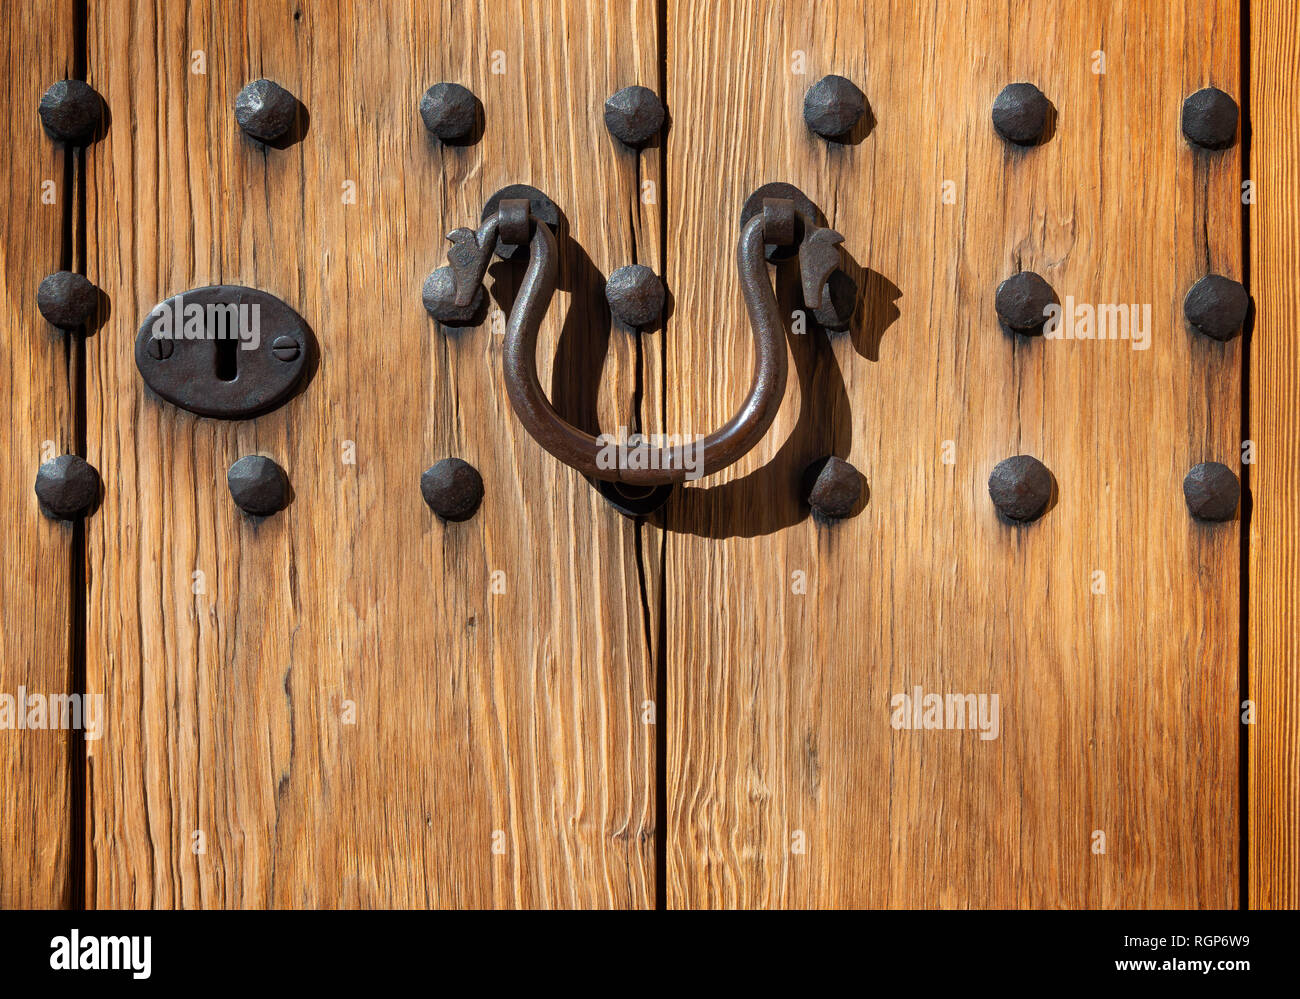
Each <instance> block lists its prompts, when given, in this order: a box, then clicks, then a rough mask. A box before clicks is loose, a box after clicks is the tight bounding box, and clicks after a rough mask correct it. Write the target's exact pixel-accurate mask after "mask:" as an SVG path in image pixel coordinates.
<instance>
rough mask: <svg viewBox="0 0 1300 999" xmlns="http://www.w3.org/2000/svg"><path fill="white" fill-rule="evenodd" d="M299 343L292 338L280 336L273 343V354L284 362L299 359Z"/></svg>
mask: <svg viewBox="0 0 1300 999" xmlns="http://www.w3.org/2000/svg"><path fill="white" fill-rule="evenodd" d="M299 349H300V348H299V347H298V341H297V340H295V339H294V338H293V337H291V336H278V337H276V338H275V340H274V341H273V342H272V343H271V353H272V354H274V355H275V356H276V357H278V358H279V359H280V360H282V361H295V360H297V359H298V351H299Z"/></svg>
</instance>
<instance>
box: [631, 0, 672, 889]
mask: <svg viewBox="0 0 1300 999" xmlns="http://www.w3.org/2000/svg"><path fill="white" fill-rule="evenodd" d="M655 14H656V17H657V23H656V25H655V28H656V30H657V32H658V49H659V99H660V100H661V101H663V105H664V107H665V108H666V109H668V113H667V114H666V115H665V117H664V126H663V132H662V133H661V134H660V141H659V146H658V149H659V191H658V198H657V199H656V200H657V202H658V205H659V269H660V275H661V277H662V275H663V273H665V272H667V270H668V139H669V136H670V134H671V132H672V101H671V100H670V99H669V94H668V0H658V4H657V10H656V12H655ZM637 197H638V198H639V197H640V188H639V186H638V190H637ZM666 304H667V303H665V306H666ZM671 322H672V319H671V316H670V314H669V312H668V310H667V308H665V312H664V321H663V323H661V326H660V331H659V336H658V344H659V372H660V377H659V396H660V398H659V414H660V420H661V421H662V420H665V419H666V418H667V415H668V336H669V329H668V328H669V324H670V323H671ZM640 342H641V343H644V340H642V341H640ZM663 429H664V431H665V432H667V431H668V427H667V426H664V427H663ZM660 509H661V510H662V511H663V514H662V516H663V523H662V527H661V529H660V532H659V606H658V618H659V619H658V636H657V637H658V643H657V645H656V646H653V648H654V649H655V695H654V697H655V757H654V758H655V819H654V829H655V904H654V907H655V908H656V909H667V908H668V729H667V725H668V722H669V719H671V718H672V713H671V712H670V711H669V710H668V506H667V504H665V505H664V506H662V507H660Z"/></svg>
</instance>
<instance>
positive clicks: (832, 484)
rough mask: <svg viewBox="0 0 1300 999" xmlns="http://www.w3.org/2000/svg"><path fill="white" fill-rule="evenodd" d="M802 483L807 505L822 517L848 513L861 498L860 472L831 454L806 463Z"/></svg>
mask: <svg viewBox="0 0 1300 999" xmlns="http://www.w3.org/2000/svg"><path fill="white" fill-rule="evenodd" d="M804 485H805V488H806V490H807V492H806V497H807V500H808V505H809V506H810V507H812V509H813V512H814V513H815V514H817V515H819V516H820V517H822V518H824V519H826V520H840V519H842V518H844V517H848V516H850V515H851V514H852V513H853V511H854V509H855V508H856V507H857V505H858V501H859V500H860V499H861V498H862V473H861V472H859V471H858V470H857V469H856V468H854V467H853V466H852V465H850V464H849V463H848V462H847V461H845V460H844V459H843V458H836V457H835V456H833V455H832V456H831V457H829V458H822V459H820V460H818V461H814V462H813V463H812V464H811V465H809V466H808V468H807V470H805V472H804Z"/></svg>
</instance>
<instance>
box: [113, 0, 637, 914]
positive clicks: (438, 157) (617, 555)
mask: <svg viewBox="0 0 1300 999" xmlns="http://www.w3.org/2000/svg"><path fill="white" fill-rule="evenodd" d="M91 36H92V37H94V38H96V39H97V40H98V41H97V44H96V45H95V46H93V47H92V52H91V74H92V78H93V80H94V82H95V83H96V85H97V86H99V87H100V88H101V89H102V91H103V92H104V93H105V94H106V95H107V97H108V98H109V102H110V105H111V106H112V107H113V110H114V117H115V122H114V128H113V129H112V130H111V131H110V134H109V136H108V138H107V140H106V141H105V143H104V144H103V149H102V157H101V158H100V159H99V160H98V161H97V162H96V163H94V164H92V171H91V184H90V208H89V216H90V218H91V219H92V224H93V226H94V227H96V229H97V231H98V232H100V233H103V234H112V236H111V238H107V237H106V238H103V239H101V240H99V241H98V242H97V243H96V247H97V252H96V253H95V254H94V255H93V259H92V270H93V271H94V273H95V276H96V278H97V279H98V280H99V281H100V283H101V284H102V285H103V286H104V287H105V288H106V290H107V291H108V292H109V294H110V295H111V296H112V298H113V302H114V309H113V316H112V320H111V322H110V323H109V325H108V327H107V328H106V329H105V331H104V334H103V335H102V336H101V337H99V338H98V339H97V341H96V343H95V345H94V348H93V350H92V353H91V357H90V362H89V372H90V375H89V377H90V398H91V412H90V418H89V427H88V432H89V439H90V449H91V451H92V453H93V455H94V459H95V460H96V461H97V462H98V464H99V466H100V467H101V468H102V469H103V470H104V473H105V477H106V479H107V480H108V495H107V498H106V501H105V504H104V508H103V510H102V511H101V513H100V515H99V516H98V517H97V518H96V519H95V521H94V523H93V525H92V528H91V534H90V538H89V559H90V565H91V586H90V598H89V599H90V607H89V637H88V674H89V681H88V682H89V684H90V685H91V687H92V689H95V690H100V691H103V692H104V694H105V695H106V697H107V699H108V704H109V708H108V710H109V713H110V717H112V718H114V719H116V722H115V724H114V725H113V726H112V728H111V730H110V732H109V734H108V736H107V737H106V738H105V739H104V740H103V741H102V742H101V743H99V744H97V745H96V746H95V747H94V749H93V750H92V752H91V756H90V760H89V775H88V782H89V812H90V815H91V818H92V821H93V828H92V830H91V838H90V842H89V847H88V849H89V864H90V870H89V874H88V877H89V890H88V903H89V904H92V905H96V906H209V907H212V906H230V907H234V906H270V905H275V906H290V905H295V906H296V905H316V906H335V905H338V906H357V905H360V906H475V907H477V906H509V905H519V906H646V905H649V904H652V894H653V885H654V854H653V843H652V837H653V821H654V818H653V791H654V769H653V745H654V744H653V739H654V730H653V728H652V727H651V726H647V725H645V724H643V723H642V720H641V717H642V704H643V702H644V701H647V700H650V699H652V698H653V696H654V695H653V691H654V685H655V673H654V656H655V654H656V653H655V651H654V648H653V645H652V642H653V640H654V637H653V636H652V635H650V634H649V633H648V632H649V629H648V628H647V627H646V624H645V622H646V620H647V619H655V618H657V615H658V610H657V606H656V607H650V608H649V611H647V609H646V606H645V603H644V601H645V600H647V599H648V600H655V599H657V596H656V590H655V588H654V587H653V586H646V585H644V584H643V583H642V581H641V580H642V577H643V576H649V578H651V579H653V578H654V576H655V574H656V573H657V568H655V566H654V565H653V564H652V565H651V567H650V571H649V572H648V573H647V572H646V570H645V567H644V564H643V563H644V562H646V561H649V562H651V563H653V562H654V560H655V559H657V558H658V557H659V556H658V553H657V549H655V548H654V547H653V545H652V544H650V543H647V542H645V540H644V539H642V538H639V536H638V534H637V532H636V530H635V529H634V528H633V527H632V525H630V524H629V523H626V522H624V521H623V520H622V519H621V518H620V517H619V516H618V515H617V514H615V513H614V512H613V511H612V510H610V509H609V508H608V507H607V506H606V505H605V504H604V502H603V501H602V500H600V499H599V498H598V497H597V495H596V494H595V493H594V491H593V490H592V489H590V488H589V487H588V485H587V484H586V483H585V482H584V481H583V480H582V479H581V478H580V477H579V476H577V475H576V474H574V473H571V472H570V471H569V470H568V469H566V468H564V467H562V466H559V465H558V463H556V462H555V461H554V460H552V459H551V458H550V457H549V456H548V455H546V454H545V453H544V452H542V451H541V449H540V448H539V447H538V446H536V445H535V444H534V443H533V442H532V441H531V439H529V438H528V437H527V435H526V434H524V433H523V432H522V431H521V430H520V428H519V427H518V425H517V423H516V421H515V420H514V417H513V415H512V414H511V412H510V408H509V405H508V402H507V399H506V394H505V390H504V385H503V383H502V380H501V377H500V357H499V354H500V344H501V341H500V337H499V336H496V335H494V334H493V332H492V330H491V328H490V327H489V326H485V327H483V328H479V329H475V330H471V331H465V332H463V333H461V334H458V335H445V334H444V333H442V332H440V331H438V330H437V329H436V328H435V327H434V324H433V323H432V322H431V321H430V320H429V319H428V317H427V315H426V314H425V313H424V311H423V309H422V308H421V305H420V287H421V283H422V281H423V279H424V276H425V275H426V274H427V273H428V272H429V271H431V270H432V269H433V268H435V267H437V266H441V265H442V264H443V263H445V262H446V245H447V244H446V243H445V241H444V240H443V239H442V235H443V234H444V233H446V232H448V231H449V230H450V229H452V228H454V227H457V226H461V225H466V224H473V223H476V222H477V220H478V218H479V212H480V209H481V207H482V205H483V203H484V201H485V200H486V199H487V197H488V196H489V195H490V194H491V193H493V191H495V190H496V189H498V188H500V187H502V186H504V185H506V184H508V183H515V182H526V183H533V184H536V185H538V186H540V187H542V188H544V189H545V190H547V191H548V193H550V194H551V195H552V196H553V197H554V198H555V200H556V201H557V202H558V203H559V204H560V206H561V208H562V209H563V211H564V212H565V214H566V216H567V219H568V229H569V231H570V233H571V234H572V236H573V238H574V241H575V244H574V245H570V247H569V248H568V249H566V251H565V254H564V263H563V267H562V274H561V281H560V287H561V293H560V294H559V295H558V296H557V303H556V305H555V306H554V307H553V308H552V310H551V314H550V315H549V316H548V318H547V321H546V325H545V328H544V330H543V336H542V340H543V343H542V346H541V350H540V351H539V354H540V357H541V360H542V364H541V368H542V377H543V383H544V384H548V385H551V386H552V390H553V393H554V395H555V397H556V398H557V401H558V405H559V406H560V407H561V409H562V410H563V411H564V412H566V413H567V414H568V415H569V416H570V418H571V419H574V420H579V421H581V422H584V423H588V424H590V423H593V422H594V421H596V420H597V419H598V418H599V420H600V421H601V422H602V424H604V423H615V424H616V423H617V422H618V421H619V420H620V419H621V420H624V421H625V420H626V419H627V418H628V412H629V410H627V409H626V408H625V407H627V406H629V405H630V404H631V402H632V400H633V399H634V386H633V374H634V369H635V367H636V365H635V354H634V352H635V349H636V342H635V341H633V340H631V339H630V338H624V339H622V340H620V339H618V337H617V336H615V337H614V338H610V339H609V340H608V342H606V338H607V329H606V325H607V321H608V320H607V315H606V314H605V313H604V311H603V309H602V307H601V304H600V303H601V302H602V299H601V291H602V287H603V279H602V277H601V275H602V274H603V273H607V272H608V271H609V270H610V269H612V268H613V267H615V266H618V265H619V264H622V263H628V262H631V261H632V260H633V258H634V257H635V256H637V255H640V256H641V257H642V259H645V256H646V246H647V245H653V244H654V243H655V242H657V239H658V237H657V231H656V230H655V229H654V225H655V222H654V213H653V212H646V211H645V210H643V208H642V207H641V206H640V205H639V203H638V201H637V199H636V185H635V181H636V179H637V178H638V176H642V175H644V176H647V177H650V178H653V179H657V174H656V173H655V171H656V170H657V169H658V167H657V159H656V157H655V155H654V154H653V153H651V154H646V155H645V156H644V157H643V158H642V161H641V162H640V164H639V165H638V158H637V157H636V156H635V155H633V154H630V153H625V152H622V151H618V150H615V149H614V148H613V144H612V142H611V140H610V138H609V136H608V135H607V134H606V132H605V130H604V127H603V124H602V118H601V114H602V106H603V102H604V99H605V97H606V96H607V95H608V94H610V93H612V92H613V91H614V90H615V89H617V87H619V86H622V85H624V84H627V83H633V82H646V83H649V84H651V85H653V83H654V79H655V75H656V73H657V58H658V41H657V28H656V24H655V13H654V7H653V5H652V4H650V3H640V2H638V3H630V2H629V3H621V4H617V5H612V6H611V5H606V4H603V3H596V2H559V0H554V2H548V3H542V4H535V3H524V2H509V3H507V2H491V3H480V4H453V3H440V4H425V3H414V2H411V3H394V4H384V5H377V6H372V5H364V6H358V7H356V8H355V9H353V8H352V7H350V6H348V5H342V6H333V5H331V6H326V5H307V4H295V3H291V2H283V0H280V2H272V3H269V4H258V5H255V6H253V5H249V6H246V7H245V6H241V5H236V6H234V7H230V6H229V5H225V4H214V3H198V4H191V5H189V6H188V7H186V8H178V7H176V6H174V5H171V4H163V3H158V4H148V3H134V4H121V5H116V4H115V5H94V7H93V9H92V11H91ZM232 40H238V43H237V44H233V43H232ZM196 51H202V52H203V53H204V58H205V60H206V65H205V67H204V68H205V73H204V74H201V75H200V74H196V73H195V72H193V71H192V70H193V68H194V67H195V61H194V60H195V57H194V55H193V53H194V52H196ZM259 76H267V77H270V78H273V79H276V80H278V81H279V82H280V83H282V84H283V85H284V86H286V87H288V88H289V89H290V90H291V91H292V92H294V93H295V94H296V95H297V96H298V97H299V98H300V99H301V100H302V101H303V103H304V104H305V105H306V107H307V109H308V112H309V114H310V125H309V128H308V131H307V133H306V136H305V137H304V139H303V141H301V142H300V143H298V144H296V145H293V146H291V147H290V148H288V149H284V150H264V149H262V148H261V147H260V146H257V145H256V144H254V143H252V142H251V141H249V140H247V139H246V138H245V137H243V136H242V135H241V134H240V133H239V131H238V130H237V128H236V125H235V122H234V119H233V115H232V113H231V105H232V102H233V100H234V97H235V94H236V93H237V92H238V90H239V89H240V87H241V86H242V85H243V84H244V83H245V82H246V81H248V80H251V79H254V78H257V77H259ZM444 79H446V80H453V81H458V82H461V83H463V84H465V85H466V86H468V87H470V89H472V90H473V91H474V92H475V93H476V94H477V95H478V96H479V97H480V99H481V100H482V103H483V105H484V109H485V122H486V127H485V131H484V134H483V137H482V140H481V141H480V142H479V143H477V144H475V145H470V146H466V147H461V148H451V147H443V146H440V145H439V144H438V143H437V142H436V141H435V140H433V139H431V137H430V136H429V135H428V134H427V133H426V132H425V131H424V129H423V127H422V125H421V123H420V119H419V117H418V114H417V110H416V109H417V104H418V101H419V98H420V95H421V93H422V92H423V90H424V89H425V88H426V87H427V86H429V85H430V84H432V83H434V82H437V81H439V80H444ZM638 170H640V174H639V173H638ZM352 194H354V195H355V198H354V202H351V201H349V196H350V195H352ZM578 246H580V247H581V249H578V248H577V247H578ZM491 273H492V275H493V276H492V277H491V278H490V279H489V289H490V290H491V291H492V293H493V295H494V297H495V298H496V299H498V300H508V298H509V296H510V295H511V294H513V288H514V287H515V286H516V285H517V281H518V273H517V272H512V271H510V270H509V269H505V268H501V267H494V268H493V271H492V272H491ZM216 282H232V283H233V282H239V283H246V284H251V285H255V286H257V287H261V288H265V289H266V290H268V291H271V292H272V293H274V294H276V295H279V296H281V297H282V298H284V299H285V300H286V301H287V302H289V303H290V304H292V305H293V306H294V307H295V308H297V309H298V310H299V311H300V312H301V314H302V315H303V316H305V317H306V318H307V319H308V321H309V322H310V323H311V324H312V326H313V328H314V331H315V334H316V337H317V339H318V340H319V343H320V348H321V363H320V366H319V370H318V371H317V372H316V374H315V377H314V379H313V380H312V382H311V383H310V385H309V387H308V388H307V389H306V390H305V391H304V392H303V393H302V394H301V395H300V396H299V397H297V398H296V399H294V400H293V401H292V402H290V403H289V404H288V405H287V406H285V407H284V408H282V409H280V410H278V411H276V412H274V413H271V414H269V415H266V416H263V417H261V418H259V419H257V420H255V421H251V422H241V423H234V424H227V423H219V422H215V421H211V420H205V419H198V418H195V417H192V416H190V415H188V414H186V413H183V412H178V411H177V410H175V409H173V408H171V407H170V406H168V405H166V404H163V403H161V402H159V401H158V400H157V399H155V398H152V397H150V396H149V395H148V394H147V393H146V392H145V391H144V390H143V389H142V386H141V382H140V379H139V376H138V374H137V372H136V370H135V367H134V364H133V362H132V357H131V350H130V346H129V345H130V343H131V340H132V338H133V336H134V332H135V330H136V328H137V326H138V324H139V322H140V321H141V319H142V317H143V316H144V314H145V313H146V312H147V310H148V309H149V308H151V307H152V306H153V305H154V304H155V303H156V302H158V301H160V300H162V299H163V298H165V297H167V296H169V295H171V294H173V293H175V292H177V291H180V290H183V289H186V288H190V287H194V286H198V285H203V284H207V283H216ZM557 353H558V357H559V359H558V360H556V361H555V362H554V364H552V360H551V359H552V357H554V356H555V355H557ZM603 353H607V354H608V357H607V363H606V365H605V368H606V370H605V372H604V374H605V379H604V382H603V383H602V387H600V388H599V389H598V388H597V385H596V382H595V380H594V379H595V372H596V371H597V370H598V369H599V364H598V361H599V359H600V357H601V356H602V354H603ZM649 389H650V394H652V395H654V394H657V392H658V387H657V385H655V384H653V382H652V383H651V384H650V385H649ZM253 452H257V453H262V454H267V455H269V456H271V457H273V458H275V459H276V460H277V461H279V462H280V463H281V464H282V465H283V466H284V467H285V468H286V469H287V471H288V474H289V476H290V479H291V481H292V484H293V489H294V492H295V499H294V502H293V503H292V505H291V506H290V507H289V508H288V509H287V510H285V511H284V512H283V513H281V514H280V515H278V516H276V517H274V518H271V519H269V520H266V521H265V522H263V523H260V524H253V523H250V522H249V521H247V520H244V519H242V518H241V516H240V515H239V514H238V512H237V511H236V510H235V508H234V507H233V505H232V503H231V501H230V497H229V495H228V493H227V490H226V486H225V482H224V475H225V470H226V468H227V467H228V466H229V465H230V464H231V463H232V462H233V461H234V460H235V459H236V458H237V457H239V456H240V455H242V454H247V453H253ZM353 455H354V456H355V464H351V463H348V459H350V458H351V457H352V456H353ZM448 455H457V456H460V457H462V458H465V459H466V460H468V461H470V462H472V463H473V464H475V465H476V466H477V467H478V468H479V469H480V471H481V473H482V475H483V478H484V480H485V482H486V484H487V496H486V499H485V502H484V504H483V508H482V509H481V510H480V512H479V513H478V515H477V516H476V517H475V518H474V519H473V520H471V521H469V522H467V523H462V524H454V525H442V524H441V523H439V522H437V521H436V520H435V519H434V518H433V517H432V515H431V514H430V512H429V510H428V509H427V508H426V507H425V506H424V504H423V502H422V500H421V497H420V492H419V489H418V480H419V476H420V472H421V471H422V470H423V469H424V468H425V467H427V466H428V465H430V464H432V463H433V462H434V461H435V460H437V459H440V458H442V457H445V456H448ZM199 573H201V574H202V575H201V576H198V575H196V574H199ZM496 573H501V574H502V575H499V576H496V575H494V574H496ZM494 581H495V582H497V583H498V585H499V588H502V589H503V590H504V592H499V593H498V592H494V590H493V583H494ZM647 594H648V595H647ZM350 710H355V724H347V723H346V721H345V718H344V715H345V713H347V712H348V711H350ZM200 843H201V844H202V846H203V852H196V851H197V850H198V846H199V844H200Z"/></svg>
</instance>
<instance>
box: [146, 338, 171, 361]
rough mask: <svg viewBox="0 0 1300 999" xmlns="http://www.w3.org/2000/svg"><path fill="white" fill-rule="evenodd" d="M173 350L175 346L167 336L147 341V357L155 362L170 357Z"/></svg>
mask: <svg viewBox="0 0 1300 999" xmlns="http://www.w3.org/2000/svg"><path fill="white" fill-rule="evenodd" d="M173 349H175V344H173V343H172V338H171V337H169V336H166V337H164V336H156V337H151V338H150V340H149V347H148V350H149V356H150V357H152V358H153V359H154V360H155V361H165V360H167V358H169V357H171V356H172V350H173Z"/></svg>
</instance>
